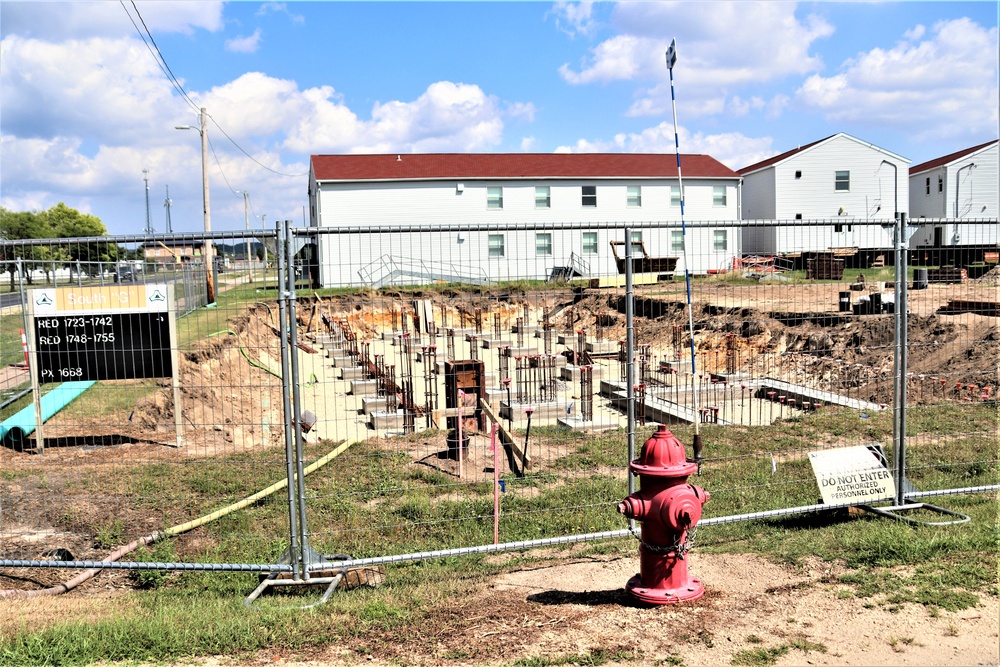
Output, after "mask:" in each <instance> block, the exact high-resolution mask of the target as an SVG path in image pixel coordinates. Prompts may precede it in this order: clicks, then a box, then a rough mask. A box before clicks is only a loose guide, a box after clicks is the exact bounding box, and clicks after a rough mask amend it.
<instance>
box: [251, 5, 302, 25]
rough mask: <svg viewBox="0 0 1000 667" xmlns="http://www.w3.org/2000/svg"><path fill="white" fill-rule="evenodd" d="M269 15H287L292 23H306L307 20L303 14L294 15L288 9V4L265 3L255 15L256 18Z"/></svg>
mask: <svg viewBox="0 0 1000 667" xmlns="http://www.w3.org/2000/svg"><path fill="white" fill-rule="evenodd" d="M268 14H287V15H288V18H290V19H291V20H292V23H305V22H306V18H305V17H304V16H302V15H301V14H293V13H292V12H291V11H290V10H289V9H288V4H287V3H284V2H265V3H264V4H262V5H261V6H260V8H259V9H258V10H257V11H256V12H255V13H254V15H255V16H267V15H268Z"/></svg>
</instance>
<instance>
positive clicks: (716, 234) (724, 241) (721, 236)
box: [712, 229, 729, 252]
mask: <svg viewBox="0 0 1000 667" xmlns="http://www.w3.org/2000/svg"><path fill="white" fill-rule="evenodd" d="M728 247H729V232H728V231H727V230H725V229H714V230H712V250H714V251H715V252H725V251H726V249H727V248H728Z"/></svg>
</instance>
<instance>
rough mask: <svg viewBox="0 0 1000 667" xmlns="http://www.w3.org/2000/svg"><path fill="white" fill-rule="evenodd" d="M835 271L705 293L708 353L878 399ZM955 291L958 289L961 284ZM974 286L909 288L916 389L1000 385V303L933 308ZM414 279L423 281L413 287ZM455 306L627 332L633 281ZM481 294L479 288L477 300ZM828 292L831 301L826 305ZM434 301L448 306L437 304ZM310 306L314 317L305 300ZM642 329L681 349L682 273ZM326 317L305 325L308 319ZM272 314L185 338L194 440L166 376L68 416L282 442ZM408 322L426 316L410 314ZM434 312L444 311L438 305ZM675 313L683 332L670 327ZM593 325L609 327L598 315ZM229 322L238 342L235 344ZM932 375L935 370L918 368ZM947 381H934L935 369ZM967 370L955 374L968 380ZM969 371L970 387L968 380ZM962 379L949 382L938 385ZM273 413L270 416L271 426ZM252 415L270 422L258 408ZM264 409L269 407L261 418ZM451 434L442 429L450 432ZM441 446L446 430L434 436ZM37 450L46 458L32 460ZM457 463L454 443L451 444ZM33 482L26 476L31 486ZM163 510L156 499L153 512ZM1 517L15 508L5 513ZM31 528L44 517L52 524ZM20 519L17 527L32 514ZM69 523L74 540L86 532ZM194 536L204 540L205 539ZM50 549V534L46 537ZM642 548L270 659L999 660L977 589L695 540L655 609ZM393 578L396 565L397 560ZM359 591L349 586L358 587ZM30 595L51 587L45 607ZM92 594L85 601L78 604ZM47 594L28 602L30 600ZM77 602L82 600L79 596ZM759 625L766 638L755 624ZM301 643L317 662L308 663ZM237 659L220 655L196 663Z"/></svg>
mask: <svg viewBox="0 0 1000 667" xmlns="http://www.w3.org/2000/svg"><path fill="white" fill-rule="evenodd" d="M998 284H1000V273H997V271H996V270H994V271H993V272H991V273H989V274H987V275H986V276H984V277H983V278H981V279H980V281H978V283H977V284H976V285H973V286H972V287H976V288H977V289H980V291H978V292H975V293H973V295H974V296H975V298H978V299H992V300H997V290H996V289H993V290H989V289H986V290H985V291H984V290H982V289H981V288H983V287H984V286H991V285H992V286H995V285H998ZM839 288H840V286H838V285H817V286H812V285H810V286H794V287H791V286H782V285H774V286H768V288H766V289H763V288H761V289H759V290H758V288H752V289H753V294H754V296H755V297H756V302H755V303H754V304H753V306H747V305H746V301H747V297H748V295H749V293H750V292H749V291H748V290H747V289H745V288H744V289H734V288H726V289H719V290H718V291H717V292H714V293H713V292H710V291H708V292H705V293H701V294H700V295H699V298H701V299H702V302H700V303H699V304H697V306H696V308H695V313H694V319H695V329H696V330H697V331H698V334H697V347H698V350H699V353H700V354H702V355H703V359H702V365H703V367H704V368H705V369H706V370H707V371H709V372H720V371H723V370H725V363H726V353H727V352H728V353H731V354H737V355H740V358H741V359H743V360H744V361H745V362H746V363H752V360H754V359H757V358H762V357H765V356H766V357H768V358H771V359H774V360H777V361H776V362H775V364H774V365H773V366H772V367H770V368H769V369H764V368H762V367H761V368H755V372H757V373H762V372H764V371H765V370H768V371H769V372H771V373H772V374H776V375H779V376H785V377H799V378H801V377H811V378H817V379H818V380H819V381H822V382H824V383H831V384H832V385H839V386H844V387H851V392H852V393H854V392H856V393H857V395H858V396H862V397H864V398H866V399H868V400H872V401H876V402H882V403H889V402H891V392H892V386H891V376H892V354H893V345H894V331H893V324H892V316H891V315H879V316H867V317H860V318H850V317H841V314H839V313H838V312H837V301H836V296H837V290H838V289H839ZM956 294H959V297H956V296H955V295H956ZM967 294H968V291H967V289H966V286H936V288H933V286H932V289H930V290H924V291H921V292H919V293H918V292H912V293H911V311H910V312H911V314H910V316H909V318H908V327H909V346H908V364H909V370H910V372H911V373H912V374H913V377H912V379H911V383H912V384H911V389H912V390H911V393H910V400H911V402H918V403H919V402H922V401H926V402H930V401H932V400H937V399H938V398H939V397H938V396H937V395H936V394H934V393H933V392H932V391H928V390H927V387H932V388H935V387H938V384H934V383H933V382H932V381H931V377H932V376H933V377H934V378H937V377H942V378H944V377H946V378H947V382H948V385H947V387H943V388H940V391H941V392H942V395H943V396H945V397H946V398H949V399H962V400H965V399H969V400H974V399H975V400H978V399H979V398H980V396H981V392H985V391H986V390H985V389H984V387H991V390H990V391H992V392H993V394H992V396H995V394H996V388H997V387H998V385H1000V376H998V365H997V358H998V356H1000V355H998V354H997V351H998V349H1000V347H998V346H1000V327H998V320H997V318H996V317H990V316H983V315H975V314H961V315H952V314H941V313H939V312H937V311H938V308H939V307H940V306H942V305H944V303H946V302H947V301H948V299H951V298H968V296H967ZM418 296H419V295H418ZM412 298H413V295H406V296H405V298H404V296H403V295H402V294H400V295H395V296H394V295H392V294H380V295H379V297H378V299H379V300H378V301H377V302H376V303H374V304H373V303H372V302H371V301H367V300H365V299H364V298H363V297H360V296H349V297H338V298H326V299H323V300H322V301H320V302H317V312H316V313H311V307H310V304H309V302H308V299H303V300H302V302H301V305H300V311H299V314H300V321H301V324H302V325H303V326H302V327H301V328H300V331H301V334H300V337H301V339H302V340H305V341H308V340H309V336H310V334H311V333H312V332H316V331H317V330H318V329H319V328H320V327H322V326H323V325H322V324H321V323H322V317H321V316H322V315H327V317H328V318H345V319H347V320H349V321H350V322H351V324H352V326H353V327H354V328H355V330H356V331H357V332H358V333H359V336H360V337H362V338H363V337H365V336H374V335H375V334H377V333H379V332H381V331H382V330H385V329H390V328H395V327H398V326H400V325H401V324H402V321H403V318H404V316H408V317H412V312H410V311H409V310H406V314H405V315H404V309H408V307H409V304H410V303H411V302H412ZM426 298H433V299H434V301H435V304H436V305H437V306H438V307H439V308H441V307H443V308H444V312H446V313H447V316H448V318H449V320H451V321H450V322H448V323H447V325H448V326H463V325H464V326H473V323H474V322H475V319H476V317H477V313H476V309H475V307H476V304H477V303H479V302H482V303H485V304H489V308H486V307H485V306H484V310H486V312H485V313H479V314H478V316H479V317H481V318H483V324H482V327H483V329H484V330H486V331H489V330H491V329H492V327H493V323H494V320H493V317H494V315H493V313H499V314H500V317H501V326H502V327H503V328H504V330H505V331H506V330H508V329H509V327H510V326H511V324H512V323H515V322H516V321H517V318H519V317H522V316H523V313H524V306H525V304H528V305H529V310H530V318H531V321H532V323H535V322H536V321H537V320H538V319H540V312H541V311H542V310H546V311H548V312H549V313H550V317H551V320H550V321H551V322H553V326H554V327H557V328H558V329H560V330H564V331H575V330H583V329H585V330H587V331H588V332H592V333H596V335H597V337H598V338H601V339H604V340H616V341H617V340H621V339H623V338H624V337H625V319H624V315H623V314H622V311H623V310H624V307H623V305H622V302H621V295H620V291H597V290H588V291H582V292H576V293H565V292H563V293H542V294H541V296H538V295H534V294H532V295H526V294H506V293H505V294H499V293H497V294H493V293H483V294H478V293H477V294H475V295H465V294H458V293H452V294H447V293H446V294H443V295H442V294H438V293H435V294H434V295H428V296H427V297H426ZM473 298H475V299H477V300H475V301H474V300H473ZM817 304H821V305H819V306H817ZM439 312H442V311H440V310H439ZM310 315H311V318H310ZM637 315H638V316H639V317H640V323H639V324H638V326H637V339H638V341H637V342H638V344H640V345H645V344H649V345H651V346H653V347H654V348H656V349H659V350H661V351H662V352H661V354H667V353H668V352H671V351H672V350H673V348H675V347H677V346H680V347H681V348H683V349H685V350H686V346H687V345H688V339H687V332H686V326H687V311H686V306H685V304H684V301H683V292H682V291H676V290H675V291H674V292H672V293H669V294H656V293H654V292H653V291H652V290H651V291H650V292H649V293H647V294H646V295H645V296H643V297H641V298H640V299H639V301H638V303H637ZM308 319H311V320H312V323H311V326H310V327H309V330H308V331H307V330H306V327H305V326H304V325H305V323H306V321H307V320H308ZM273 321H274V315H273V314H272V312H271V311H270V310H268V308H267V307H266V306H259V305H258V306H254V307H253V308H251V310H250V311H249V312H248V313H247V315H245V316H243V317H241V318H238V319H237V320H236V321H234V322H232V323H231V328H232V329H233V331H234V332H235V333H234V334H228V335H224V336H218V337H214V338H211V339H209V340H207V341H203V342H202V343H200V344H199V345H198V346H196V348H195V349H193V350H191V351H189V352H188V353H186V354H185V355H184V356H183V359H182V361H181V378H182V379H181V390H182V396H183V405H185V406H189V407H188V408H187V409H186V411H185V414H184V438H185V443H186V447H185V448H184V450H183V451H180V450H174V449H170V448H169V447H166V445H169V444H170V443H171V442H172V439H173V434H174V431H173V414H172V410H173V407H172V406H173V403H172V396H171V392H170V389H169V388H168V387H162V388H160V389H159V390H157V391H155V392H154V393H153V394H152V395H150V396H148V397H146V398H143V399H142V400H141V401H140V404H139V406H138V407H137V409H136V410H135V414H134V416H133V420H132V422H131V425H128V422H126V421H125V420H124V419H122V420H119V421H117V422H114V423H110V422H109V420H107V419H105V420H103V421H104V423H100V424H98V423H93V424H74V425H73V428H74V429H75V431H74V433H73V435H72V437H74V438H77V439H81V438H83V439H86V438H92V439H98V440H99V439H107V438H118V442H119V443H120V445H121V447H125V448H128V449H129V451H130V456H132V457H133V458H134V460H141V459H146V458H149V459H155V458H163V457H172V456H178V457H180V456H183V457H197V456H217V455H226V454H230V453H239V452H241V451H244V450H246V449H248V448H250V447H259V446H264V447H272V448H275V449H280V448H281V447H282V445H283V439H282V428H281V423H282V417H281V385H280V380H279V379H278V378H276V377H274V375H272V374H269V373H267V372H264V371H262V370H261V369H260V368H259V366H252V365H251V364H248V363H247V357H248V356H249V357H250V358H251V359H252V360H253V361H255V362H256V363H257V364H259V365H262V366H266V367H269V368H271V369H272V370H275V371H277V372H280V364H279V363H278V359H279V358H280V352H279V346H278V334H277V333H276V331H275V330H274V329H273ZM410 326H412V324H411V325H410ZM438 326H439V327H443V326H445V323H444V322H438ZM678 328H679V329H680V333H679V334H678V333H676V332H677V331H678ZM598 332H599V333H598ZM234 340H235V341H237V342H238V345H234V344H233V343H234ZM924 376H926V377H924ZM934 382H937V380H934ZM955 384H958V385H960V388H959V389H955V388H954V385H955ZM969 386H974V387H975V389H974V390H973V389H969V388H968V387H969ZM946 391H947V392H948V393H947V394H944V392H946ZM269 424H274V425H276V426H275V428H273V429H271V428H267V425H269ZM253 425H258V426H253ZM261 425H262V426H261ZM439 444H440V443H439ZM438 449H444V447H438ZM25 456H26V455H25V454H21V453H16V452H13V451H11V450H9V449H6V448H0V466H2V467H3V468H4V469H8V470H13V469H16V468H17V467H18V466H20V465H28V463H26V461H27V459H25ZM120 456H121V449H118V450H117V451H116V450H112V448H102V447H97V448H94V449H92V450H90V451H87V452H86V453H83V452H81V451H79V449H78V448H73V447H67V448H65V449H62V450H60V456H59V457H58V459H56V460H58V462H59V463H57V464H53V465H56V466H57V467H62V468H65V469H70V468H72V467H74V466H79V465H84V464H85V465H100V464H102V463H104V462H110V461H112V460H114V459H115V457H120ZM31 463H37V462H36V461H32V462H31ZM435 465H438V466H447V467H448V468H449V469H450V468H452V467H454V465H455V464H454V462H451V461H438V462H436V463H435ZM20 492H23V493H25V494H28V495H30V490H29V489H21V490H20ZM112 509H113V508H108V507H104V506H101V507H97V506H95V507H93V508H92V510H93V511H92V512H91V513H92V514H93V516H88V512H87V510H86V508H82V509H81V514H80V516H79V522H80V523H81V525H84V524H86V525H91V526H92V525H96V521H97V519H99V518H100V517H107V516H109V512H111V511H112ZM156 516H159V515H158V514H157V515H156ZM127 521H128V526H127V532H128V533H130V534H131V533H136V534H138V533H139V532H141V534H145V533H147V532H151V531H152V530H155V529H156V528H159V527H160V526H158V525H150V526H149V527H148V530H145V529H142V530H141V531H140V527H142V526H144V518H143V517H141V516H131V515H130V516H128V517H127ZM5 527H6V526H5ZM32 530H35V532H38V533H39V534H43V533H42V532H39V531H44V528H39V527H33V528H32ZM19 532H20V531H19ZM58 538H59V539H58V540H48V539H46V540H45V542H46V543H52V542H54V541H58V542H59V543H60V544H66V545H67V546H68V548H71V549H72V550H74V556H76V557H77V558H93V557H97V558H100V557H103V556H104V555H106V554H102V553H97V550H96V549H94V547H93V545H92V544H90V543H86V542H84V541H83V540H82V538H81V537H80V536H79V535H73V534H70V533H66V534H60V535H59V536H58ZM74 539H75V541H74ZM184 548H192V549H195V550H197V545H193V546H191V545H188V546H187V547H184ZM40 549H41V545H40ZM636 569H637V561H636V560H635V559H607V560H604V559H587V560H581V561H572V560H571V561H569V562H562V563H559V564H555V565H552V566H546V567H540V568H537V569H533V570H524V571H520V572H516V573H513V574H509V575H506V576H503V577H500V578H498V579H497V580H496V581H494V582H492V584H491V585H490V586H489V587H488V588H486V589H484V590H482V591H480V592H478V593H476V594H475V595H473V596H470V597H469V598H468V599H467V600H465V601H463V602H462V603H460V604H457V605H456V604H454V603H449V604H448V605H447V606H443V607H441V608H440V609H436V610H434V611H433V612H431V613H429V614H428V616H427V618H426V619H424V621H423V622H422V623H421V624H420V627H419V628H417V629H415V630H413V631H412V635H409V636H407V637H403V638H401V637H399V636H398V635H397V634H396V632H395V631H389V630H387V631H384V632H382V633H380V632H379V631H371V632H367V633H365V635H364V636H362V637H360V638H355V639H351V640H349V641H347V642H346V643H342V644H339V645H337V646H336V647H333V648H329V649H324V650H322V651H319V652H316V653H315V654H304V655H303V654H296V655H284V654H281V653H280V652H278V653H274V652H268V653H267V654H261V655H260V656H258V657H257V662H258V663H260V664H263V663H265V662H267V663H271V664H274V663H277V664H373V665H382V664H385V665H388V664H401V663H402V664H414V665H473V664H496V663H510V662H513V661H514V660H517V659H519V658H524V657H532V656H541V657H549V658H552V659H556V658H558V657H560V656H565V655H568V654H578V655H583V654H587V653H588V652H593V651H605V652H606V653H607V654H608V655H612V654H613V655H617V656H618V658H619V659H617V661H616V662H617V663H618V664H629V665H652V664H663V665H669V664H681V663H680V662H677V660H681V661H683V664H684V665H715V664H730V663H731V661H732V659H733V657H734V656H735V655H737V654H738V653H739V652H740V651H743V650H754V649H758V648H765V649H766V648H774V647H781V646H791V645H792V644H797V645H798V646H803V647H807V648H809V647H811V648H810V649H809V650H808V651H805V650H801V649H799V648H790V649H789V650H788V652H787V653H785V654H783V655H781V656H779V657H777V664H779V665H797V664H816V665H928V664H935V665H977V664H994V665H995V664H997V663H998V662H1000V655H998V649H997V647H998V624H1000V610H998V601H997V598H996V597H990V596H988V595H982V596H981V598H982V604H981V605H980V606H979V607H978V608H975V609H970V610H966V611H963V612H957V613H949V612H941V614H940V615H939V616H937V617H935V616H932V615H931V614H930V613H929V612H928V610H926V609H924V608H922V607H916V606H907V607H904V608H902V609H901V610H899V611H897V612H896V613H892V612H890V611H888V609H887V608H886V606H885V605H881V604H875V605H871V604H870V601H867V600H864V599H858V598H855V597H853V596H851V595H849V594H848V593H847V592H845V591H841V587H840V586H838V585H836V584H834V583H831V581H832V579H830V577H831V575H833V574H835V573H836V567H834V566H830V565H827V564H821V563H818V562H817V563H813V564H811V565H810V566H808V567H805V568H803V569H794V568H791V567H786V566H779V565H774V564H771V563H769V562H766V561H764V560H763V559H761V558H759V557H756V556H753V555H749V556H748V555H712V554H701V553H695V554H694V555H693V556H692V562H691V569H692V572H693V573H694V574H696V575H697V576H699V578H701V580H702V581H703V582H704V583H705V586H706V590H707V593H706V595H705V597H704V598H703V599H701V600H699V601H696V602H692V603H688V604H684V605H681V606H676V607H673V606H671V607H665V608H658V609H648V608H641V607H637V606H635V605H633V604H632V603H631V602H630V600H629V599H628V598H627V597H626V595H625V593H624V591H623V585H624V583H625V581H627V580H628V578H629V577H630V576H631V575H632V574H634V573H635V571H636ZM72 574H73V573H68V572H66V571H63V570H51V571H44V570H42V571H38V570H35V571H31V572H26V571H8V572H7V573H5V574H3V575H0V587H3V588H37V587H44V586H47V585H50V584H53V583H56V582H58V581H63V580H65V579H68V578H69V577H70V576H72ZM390 577H391V573H390ZM127 585H128V584H127V578H126V577H125V575H124V574H116V573H112V572H105V573H102V574H101V575H99V576H98V577H96V578H95V579H93V580H92V581H90V582H88V583H87V584H85V585H83V586H82V587H81V588H80V589H78V590H77V591H75V592H74V593H73V594H72V595H71V596H69V597H67V598H64V600H65V602H61V601H60V600H47V601H44V602H43V601H10V602H9V603H8V602H7V601H5V602H4V604H3V605H0V607H2V609H0V628H2V627H3V625H4V623H10V622H12V621H11V615H12V614H13V615H15V616H14V617H15V618H16V617H18V616H19V615H22V614H32V613H37V612H38V610H40V609H42V608H43V607H44V609H45V610H49V611H45V613H50V612H51V613H52V614H53V615H55V616H57V617H58V615H59V611H58V610H59V609H61V608H63V607H62V605H64V604H65V605H68V606H70V607H73V608H80V607H81V603H80V598H81V597H85V598H92V599H93V600H94V605H95V608H106V607H108V605H107V602H106V596H108V595H115V593H114V591H116V590H118V589H119V588H120V587H123V586H127ZM345 594H349V593H345ZM32 605H42V607H33V606H32ZM82 607H84V608H86V607H87V605H86V604H83V605H82ZM32 610H34V611H32ZM70 615H73V614H72V613H71V614H70ZM757 640H759V641H757ZM296 660H305V661H306V662H295V661H296ZM212 662H215V663H217V664H230V662H229V661H226V660H213V661H209V662H208V663H196V664H211V663H212Z"/></svg>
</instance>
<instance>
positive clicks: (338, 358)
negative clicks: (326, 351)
mask: <svg viewBox="0 0 1000 667" xmlns="http://www.w3.org/2000/svg"><path fill="white" fill-rule="evenodd" d="M327 356H328V357H329V359H330V363H331V364H332V365H333V367H334V368H345V367H347V366H353V365H354V364H355V361H354V357H352V356H350V355H347V354H332V355H327Z"/></svg>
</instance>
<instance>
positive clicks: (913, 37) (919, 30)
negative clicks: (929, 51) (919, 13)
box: [903, 24, 927, 42]
mask: <svg viewBox="0 0 1000 667" xmlns="http://www.w3.org/2000/svg"><path fill="white" fill-rule="evenodd" d="M925 32H927V28H925V27H924V26H923V25H919V24H918V25H916V26H914V27H913V28H912V29H911V30H907V31H906V32H904V33H903V37H904V38H905V39H908V40H910V41H911V42H915V41H917V40H918V39H920V38H921V37H923V36H924V33H925Z"/></svg>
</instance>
